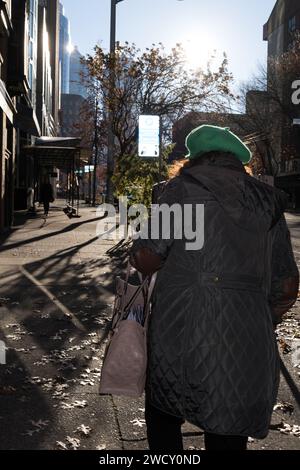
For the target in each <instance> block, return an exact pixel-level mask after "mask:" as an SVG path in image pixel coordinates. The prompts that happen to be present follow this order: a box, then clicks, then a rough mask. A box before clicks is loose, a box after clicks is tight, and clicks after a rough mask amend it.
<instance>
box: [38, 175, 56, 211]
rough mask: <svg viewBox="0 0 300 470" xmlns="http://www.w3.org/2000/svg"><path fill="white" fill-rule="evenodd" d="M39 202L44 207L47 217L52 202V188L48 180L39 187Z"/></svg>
mask: <svg viewBox="0 0 300 470" xmlns="http://www.w3.org/2000/svg"><path fill="white" fill-rule="evenodd" d="M40 201H41V202H42V203H43V205H44V214H45V217H48V214H49V209H50V202H54V196H53V188H52V185H51V184H50V182H49V180H48V179H46V180H45V181H44V183H43V184H42V186H41V192H40Z"/></svg>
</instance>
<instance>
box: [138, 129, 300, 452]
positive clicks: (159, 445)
mask: <svg viewBox="0 0 300 470" xmlns="http://www.w3.org/2000/svg"><path fill="white" fill-rule="evenodd" d="M186 146H187V148H188V150H189V153H188V155H187V161H188V162H187V164H186V165H185V166H184V167H183V168H182V169H181V171H180V174H179V175H178V176H177V177H175V178H173V179H172V180H171V181H170V182H169V183H168V184H167V185H166V187H165V190H164V192H163V193H162V195H161V196H160V199H159V204H160V205H161V206H158V208H159V207H162V205H167V206H170V207H171V206H172V205H174V204H179V205H180V206H181V207H182V208H184V205H185V204H192V205H193V207H194V208H195V207H196V205H198V204H201V205H204V222H205V223H204V246H203V248H202V249H198V250H194V251H192V250H189V249H187V245H186V242H187V240H186V239H185V238H184V236H183V237H182V238H181V239H178V238H179V237H176V236H174V233H173V234H172V231H171V234H170V236H169V237H167V239H164V238H163V237H153V238H151V236H150V237H148V239H142V238H139V239H137V240H135V241H134V243H133V247H132V251H131V263H132V264H133V265H134V266H135V267H136V268H137V269H138V270H139V271H140V272H141V273H143V274H144V275H149V274H152V273H154V272H156V271H158V276H157V283H156V287H155V291H154V297H153V307H152V315H151V320H150V326H149V336H148V354H149V357H148V376H147V385H146V424H147V434H148V441H149V446H150V450H152V451H156V452H162V451H164V452H165V451H174V452H175V451H180V450H182V449H183V442H182V435H181V426H182V424H183V423H184V422H185V421H188V422H190V423H192V424H194V425H196V426H198V427H200V428H202V429H203V430H204V432H205V446H206V449H207V450H246V449H247V441H248V437H249V436H251V437H253V438H257V439H264V438H265V437H266V436H267V435H268V430H269V425H270V421H271V415H272V411H273V407H274V404H275V403H276V398H277V393H278V385H279V353H278V349H277V343H276V337H275V328H276V325H277V324H278V323H280V322H281V321H282V316H283V315H284V313H286V312H287V311H288V310H289V309H290V308H291V307H292V305H293V304H294V303H295V301H296V299H297V295H298V288H299V273H298V269H297V266H296V263H295V259H294V255H293V251H292V246H291V240H290V234H289V231H288V228H287V224H286V221H285V217H284V211H285V208H286V202H287V200H286V196H285V194H284V193H282V192H281V191H279V190H277V189H276V188H273V187H271V186H268V185H266V184H264V183H262V182H260V181H258V180H256V179H255V178H253V177H251V176H249V175H248V174H247V173H246V171H245V167H244V166H245V165H247V164H248V163H249V162H250V160H251V158H252V154H251V152H250V150H249V149H248V148H247V146H246V145H245V144H244V143H243V142H242V141H241V140H240V139H239V138H238V137H237V136H236V135H234V134H233V133H232V132H231V131H230V130H229V129H228V128H220V127H215V126H208V125H204V126H201V127H199V128H197V129H195V130H194V131H193V132H192V133H191V134H190V135H189V136H188V137H187V140H186ZM157 210H158V209H157ZM194 212H195V211H194ZM152 219H153V218H152ZM194 222H195V223H196V219H195V220H194ZM151 223H153V222H151V218H150V226H151ZM157 238H158V239H157Z"/></svg>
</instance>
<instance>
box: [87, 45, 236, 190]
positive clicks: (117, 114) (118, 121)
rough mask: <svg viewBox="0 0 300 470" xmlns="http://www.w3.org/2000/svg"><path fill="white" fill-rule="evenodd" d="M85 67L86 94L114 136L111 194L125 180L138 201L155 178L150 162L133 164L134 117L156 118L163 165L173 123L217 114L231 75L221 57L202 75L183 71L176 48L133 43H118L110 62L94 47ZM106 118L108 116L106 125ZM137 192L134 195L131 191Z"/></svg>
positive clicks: (227, 96)
mask: <svg viewBox="0 0 300 470" xmlns="http://www.w3.org/2000/svg"><path fill="white" fill-rule="evenodd" d="M86 64H87V66H88V69H89V73H90V76H89V82H90V85H91V86H90V89H91V90H95V89H97V99H99V102H100V103H101V106H100V108H101V121H102V122H104V123H106V125H107V126H108V125H111V126H112V130H113V134H114V136H115V148H114V160H115V174H114V183H115V189H116V193H117V194H119V193H120V192H121V191H123V190H124V184H123V183H124V181H126V187H127V189H128V190H129V192H131V194H135V193H138V194H139V196H138V197H141V194H142V195H143V198H146V199H147V198H148V199H149V190H147V191H144V190H142V189H141V187H142V186H146V187H147V188H151V185H152V183H154V182H155V181H157V178H158V172H157V171H156V169H155V168H156V167H155V165H153V162H147V161H144V162H141V161H139V160H138V159H137V140H138V136H137V130H138V118H139V115H141V114H155V115H159V116H160V117H161V121H162V140H163V147H165V149H166V150H165V151H164V158H165V160H167V157H168V148H169V147H168V145H169V144H170V142H171V131H172V126H173V123H174V122H176V121H177V120H178V119H180V118H181V117H182V116H183V115H185V114H186V113H187V112H189V111H191V110H193V111H194V110H196V111H204V110H206V111H207V110H209V111H217V110H220V109H223V107H224V103H225V101H227V100H228V99H230V98H231V97H232V94H231V91H230V86H231V81H232V76H231V74H230V73H229V72H228V61H227V58H226V55H224V57H223V60H222V63H221V64H219V65H218V66H217V67H213V66H212V64H208V65H207V69H206V70H205V71H204V70H200V69H198V70H189V69H188V67H187V64H186V59H185V55H184V51H183V49H182V47H181V46H180V45H179V44H177V45H176V47H174V48H173V49H172V50H171V51H166V50H165V48H164V46H163V45H162V44H159V45H152V47H151V48H148V49H146V50H145V51H141V50H140V49H138V48H137V46H136V45H135V44H131V45H130V44H128V43H125V44H124V45H120V44H119V45H118V46H117V49H116V53H115V55H114V56H113V57H111V56H110V54H108V53H106V52H105V51H104V50H103V49H102V48H101V47H99V46H97V47H96V48H95V51H94V54H93V55H91V56H88V57H87V58H86ZM112 70H113V84H112V73H111V71H112ZM92 101H93V99H92ZM108 115H109V116H111V121H110V123H108V119H107V118H108ZM83 118H84V117H83ZM105 134H106V133H105ZM164 169H165V170H166V167H165V166H164ZM149 175H151V177H149ZM165 176H166V175H165ZM137 187H138V188H140V190H139V191H136V188H137ZM146 193H147V195H146Z"/></svg>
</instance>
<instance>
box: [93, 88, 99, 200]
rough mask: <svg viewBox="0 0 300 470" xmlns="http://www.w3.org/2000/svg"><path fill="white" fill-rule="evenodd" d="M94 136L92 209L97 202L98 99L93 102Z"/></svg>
mask: <svg viewBox="0 0 300 470" xmlns="http://www.w3.org/2000/svg"><path fill="white" fill-rule="evenodd" d="M94 126H95V136H94V139H95V140H94V152H95V153H94V181H93V207H96V202H97V169H98V153H99V144H98V97H97V98H96V102H95V122H94Z"/></svg>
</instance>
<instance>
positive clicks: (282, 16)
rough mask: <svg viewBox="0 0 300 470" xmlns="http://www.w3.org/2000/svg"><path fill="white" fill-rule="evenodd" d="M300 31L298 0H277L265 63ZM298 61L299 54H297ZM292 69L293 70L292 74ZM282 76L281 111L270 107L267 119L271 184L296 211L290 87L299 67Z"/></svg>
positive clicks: (298, 192) (297, 167)
mask: <svg viewBox="0 0 300 470" xmlns="http://www.w3.org/2000/svg"><path fill="white" fill-rule="evenodd" d="M299 30H300V2H299V0H277V2H276V4H275V6H274V9H273V11H272V13H271V15H270V17H269V19H268V21H267V23H266V24H265V25H264V31H263V36H264V40H265V41H267V42H268V57H269V59H273V58H275V59H277V60H279V61H280V56H282V54H285V53H288V52H289V50H290V49H291V48H292V47H293V44H294V41H295V34H296V33H297V32H298V31H299ZM298 57H300V54H298ZM293 67H294V70H293ZM293 67H292V69H291V71H289V73H287V74H286V79H285V80H282V79H281V78H280V77H279V78H278V81H277V82H278V86H277V90H276V92H277V96H278V100H279V101H280V106H281V109H284V110H286V111H285V112H284V113H282V112H280V111H281V110H279V112H278V109H277V108H276V104H274V103H273V104H271V105H270V109H269V114H270V116H273V121H274V125H273V129H272V130H271V132H270V134H271V135H270V139H272V141H273V147H274V160H275V161H276V162H277V165H276V166H277V168H276V169H275V170H276V171H275V174H276V178H275V182H276V185H277V186H278V187H280V188H281V189H283V190H285V191H286V192H287V193H288V194H289V195H290V205H291V207H294V208H299V207H300V127H299V126H294V125H293V122H294V119H296V118H298V119H299V118H300V107H299V106H294V105H293V104H292V93H293V89H292V83H293V81H294V80H299V79H300V76H299V70H300V64H294V65H293ZM268 75H269V77H268V92H269V94H271V93H274V90H271V89H270V87H271V83H272V86H273V87H274V77H273V75H274V71H273V70H271V69H270V66H269V71H268Z"/></svg>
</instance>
